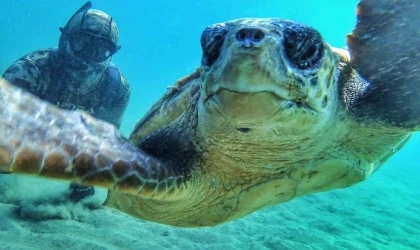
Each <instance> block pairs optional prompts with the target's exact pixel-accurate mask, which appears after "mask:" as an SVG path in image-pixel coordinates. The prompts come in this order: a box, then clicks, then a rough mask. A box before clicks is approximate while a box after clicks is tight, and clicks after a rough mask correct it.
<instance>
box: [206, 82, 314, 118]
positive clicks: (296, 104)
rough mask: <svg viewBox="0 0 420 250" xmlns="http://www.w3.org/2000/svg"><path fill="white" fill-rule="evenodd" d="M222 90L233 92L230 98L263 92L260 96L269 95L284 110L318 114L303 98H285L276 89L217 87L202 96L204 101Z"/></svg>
mask: <svg viewBox="0 0 420 250" xmlns="http://www.w3.org/2000/svg"><path fill="white" fill-rule="evenodd" d="M223 92H228V93H231V94H234V95H232V98H235V97H238V96H247V95H248V96H250V95H258V94H262V95H264V94H265V95H264V97H261V98H267V97H271V98H273V99H275V102H276V103H277V104H278V105H277V106H279V108H282V109H284V110H287V109H293V108H297V109H304V110H306V111H308V112H309V113H311V114H314V115H319V113H320V112H319V111H318V110H316V109H315V108H313V107H312V106H311V105H310V104H309V103H308V102H305V101H303V99H298V100H293V99H289V98H286V97H285V96H284V95H281V94H279V93H278V92H277V91H272V90H258V91H253V90H249V91H246V90H235V89H230V88H226V87H219V88H217V89H216V90H215V91H211V92H209V93H208V94H207V95H206V97H205V98H204V103H206V102H208V101H211V100H213V99H215V98H217V97H218V96H220V95H221V94H222V93H223Z"/></svg>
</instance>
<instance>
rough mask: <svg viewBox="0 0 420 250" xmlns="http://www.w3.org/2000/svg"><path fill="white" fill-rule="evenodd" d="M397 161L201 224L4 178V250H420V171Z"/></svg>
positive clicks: (54, 185)
mask: <svg viewBox="0 0 420 250" xmlns="http://www.w3.org/2000/svg"><path fill="white" fill-rule="evenodd" d="M415 149H417V150H418V148H417V147H415V148H413V150H415ZM402 157H403V156H402ZM399 162H400V161H399V159H398V158H396V159H395V160H393V159H391V161H390V162H389V163H387V164H386V165H385V166H383V167H382V168H381V169H380V170H379V171H378V172H376V173H374V174H373V176H371V177H370V178H369V179H368V180H367V181H365V182H363V183H361V184H358V185H355V186H353V187H350V188H346V189H339V190H333V191H329V192H325V193H320V194H315V195H310V196H306V197H302V198H298V199H295V200H292V201H290V202H288V203H284V204H280V205H277V206H274V207H269V208H266V209H263V210H261V211H258V212H256V213H254V214H251V215H249V216H247V217H245V218H243V219H239V220H237V221H234V222H230V223H226V224H224V225H221V226H217V227H212V228H195V229H185V228H176V227H171V226H164V225H159V224H156V223H151V222H145V221H143V220H140V219H137V218H133V217H131V216H129V215H126V214H124V213H121V212H119V211H117V210H114V209H110V208H106V207H102V206H100V204H101V202H102V201H103V200H104V197H105V195H106V190H102V189H97V192H96V194H95V196H93V197H91V198H89V199H87V200H86V201H84V202H83V203H79V204H76V205H75V204H72V203H70V202H69V201H67V200H66V199H65V197H66V194H67V192H68V184H67V183H63V182H55V181H50V180H45V179H36V178H31V177H22V176H14V175H1V176H0V184H1V185H0V249H43V250H47V249H299V250H301V249H420V181H419V180H420V171H419V168H413V167H407V166H404V164H402V166H401V164H400V166H398V163H399Z"/></svg>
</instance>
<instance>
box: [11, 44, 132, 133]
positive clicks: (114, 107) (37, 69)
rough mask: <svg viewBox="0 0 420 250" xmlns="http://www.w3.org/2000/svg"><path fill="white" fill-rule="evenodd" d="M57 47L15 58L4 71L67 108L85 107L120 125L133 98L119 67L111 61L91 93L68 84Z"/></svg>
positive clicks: (32, 89)
mask: <svg viewBox="0 0 420 250" xmlns="http://www.w3.org/2000/svg"><path fill="white" fill-rule="evenodd" d="M63 67H65V63H62V62H61V61H60V58H59V57H58V55H57V49H54V48H50V49H45V50H38V51H35V52H32V53H30V54H28V55H26V56H24V57H22V58H20V59H19V60H17V61H16V62H14V63H13V64H12V65H11V66H10V67H9V68H8V69H7V70H6V71H5V72H4V74H3V78H5V79H6V80H8V81H9V82H10V83H12V84H14V85H16V86H18V87H20V88H23V89H25V90H27V91H29V92H31V93H32V94H34V95H36V96H38V97H40V98H41V99H43V100H45V101H48V102H50V103H52V104H55V105H57V106H59V107H60V108H63V109H70V110H76V109H78V110H84V111H86V112H88V113H90V114H91V115H92V116H94V117H96V118H99V119H102V120H105V121H107V122H109V123H112V124H114V125H115V126H116V127H118V128H119V127H120V125H121V121H122V118H123V114H124V111H125V109H126V107H127V105H128V101H129V98H130V86H129V84H128V82H127V81H126V79H125V78H124V76H123V75H122V74H121V73H120V71H119V70H118V68H117V67H116V66H115V65H114V64H112V63H110V64H109V66H108V68H107V69H106V70H105V72H104V73H103V74H102V76H100V77H101V78H100V80H99V81H98V82H97V83H95V85H94V87H93V88H92V89H91V90H90V91H88V92H87V93H83V94H80V93H77V91H74V84H73V91H72V89H71V88H69V87H68V86H69V85H70V84H69V82H68V81H69V80H68V79H69V78H70V77H68V76H67V75H66V74H67V73H66V71H65V70H63Z"/></svg>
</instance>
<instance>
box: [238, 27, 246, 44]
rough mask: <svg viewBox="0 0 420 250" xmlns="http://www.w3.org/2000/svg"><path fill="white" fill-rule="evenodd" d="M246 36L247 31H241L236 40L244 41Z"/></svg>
mask: <svg viewBox="0 0 420 250" xmlns="http://www.w3.org/2000/svg"><path fill="white" fill-rule="evenodd" d="M246 36H247V34H246V30H245V29H241V30H240V31H238V33H236V40H238V41H243V40H245V38H246Z"/></svg>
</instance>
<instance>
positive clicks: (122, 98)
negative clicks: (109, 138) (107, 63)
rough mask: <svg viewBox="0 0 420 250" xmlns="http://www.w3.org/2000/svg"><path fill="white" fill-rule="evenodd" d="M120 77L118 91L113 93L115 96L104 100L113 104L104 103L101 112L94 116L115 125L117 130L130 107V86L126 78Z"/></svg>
mask: <svg viewBox="0 0 420 250" xmlns="http://www.w3.org/2000/svg"><path fill="white" fill-rule="evenodd" d="M119 75H120V77H121V78H120V81H118V82H119V83H118V84H119V87H118V90H117V91H116V92H112V93H113V95H114V96H112V97H109V98H104V99H105V100H107V101H109V102H111V103H102V104H101V107H100V108H99V110H100V111H99V112H98V113H97V114H96V115H94V116H95V117H97V118H99V119H101V120H104V121H107V122H109V123H112V124H114V125H115V126H116V127H117V128H120V126H121V122H122V119H123V116H124V112H125V110H126V108H127V106H128V101H129V100H130V92H131V91H130V85H129V84H128V82H127V80H126V79H125V78H124V76H122V75H121V74H119Z"/></svg>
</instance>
